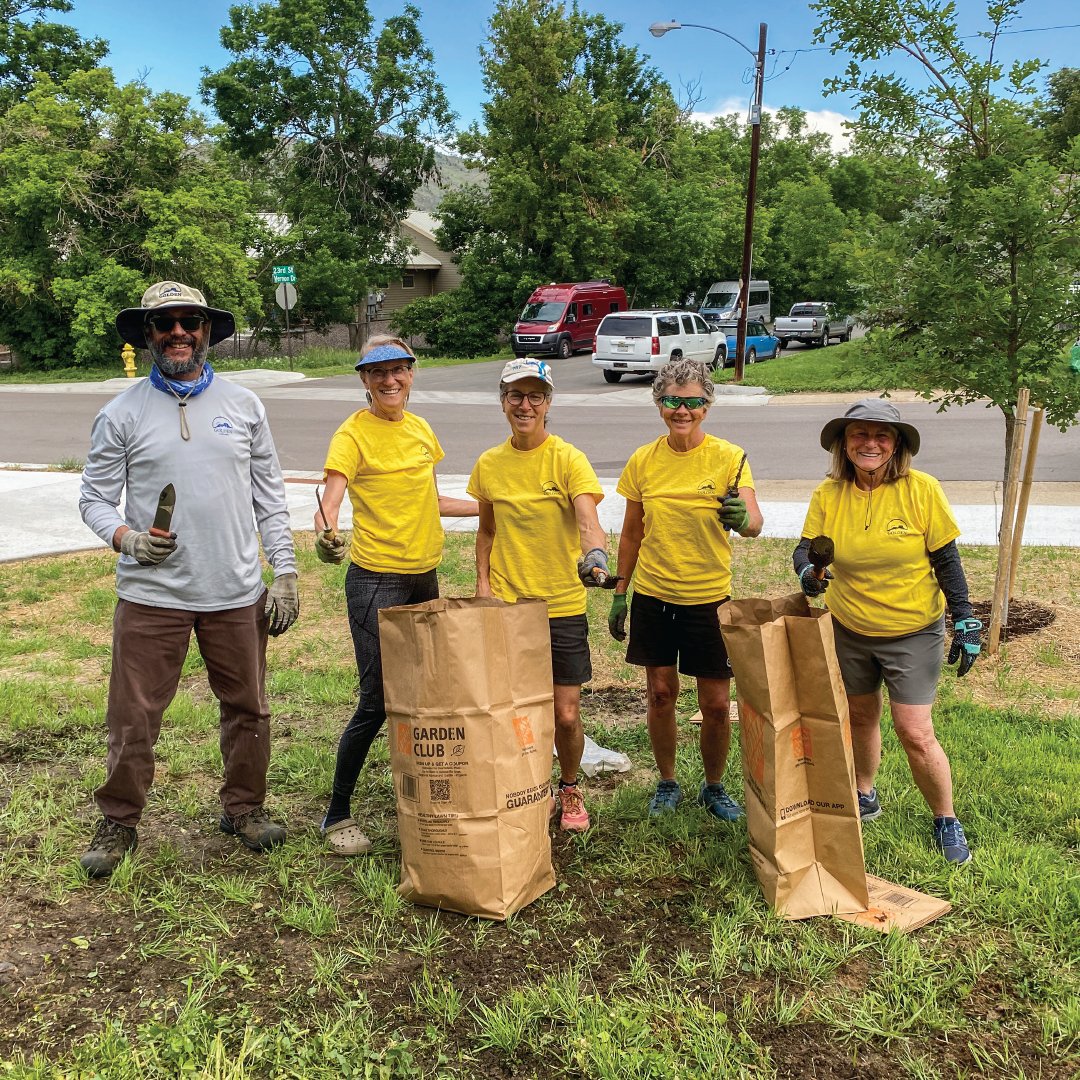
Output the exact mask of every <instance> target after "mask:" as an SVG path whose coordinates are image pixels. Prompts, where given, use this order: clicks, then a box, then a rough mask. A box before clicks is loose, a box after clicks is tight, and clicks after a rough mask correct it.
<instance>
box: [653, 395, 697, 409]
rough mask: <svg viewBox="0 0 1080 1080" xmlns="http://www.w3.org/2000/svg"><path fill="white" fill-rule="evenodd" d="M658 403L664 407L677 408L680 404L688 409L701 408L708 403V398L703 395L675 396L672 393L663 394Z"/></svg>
mask: <svg viewBox="0 0 1080 1080" xmlns="http://www.w3.org/2000/svg"><path fill="white" fill-rule="evenodd" d="M660 404H661V405H663V406H664V408H665V409H677V408H678V407H679V406H680V405H685V406H686V407H687V408H688V409H703V408H704V407H705V406H706V405H708V404H709V399H708V398H703V397H676V396H675V395H674V394H665V395H664V396H663V397H662V398H661V399H660Z"/></svg>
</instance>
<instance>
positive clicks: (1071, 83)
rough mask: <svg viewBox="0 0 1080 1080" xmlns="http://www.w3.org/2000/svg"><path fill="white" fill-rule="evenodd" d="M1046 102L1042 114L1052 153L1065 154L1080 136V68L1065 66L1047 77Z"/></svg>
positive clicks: (1040, 118)
mask: <svg viewBox="0 0 1080 1080" xmlns="http://www.w3.org/2000/svg"><path fill="white" fill-rule="evenodd" d="M1046 91H1047V92H1046V102H1045V104H1044V105H1043V107H1042V109H1041V110H1040V112H1039V114H1038V120H1039V123H1040V124H1041V125H1042V126H1043V128H1044V129H1045V130H1046V135H1047V138H1048V139H1049V141H1050V152H1051V154H1052V155H1054V156H1056V157H1060V156H1062V155H1064V154H1065V153H1066V152H1067V151H1068V149H1069V146H1070V145H1071V144H1072V141H1073V139H1075V138H1076V137H1077V136H1078V135H1080V68H1061V69H1060V70H1059V71H1055V72H1052V73H1051V74H1050V75H1049V76H1048V77H1047V80H1046Z"/></svg>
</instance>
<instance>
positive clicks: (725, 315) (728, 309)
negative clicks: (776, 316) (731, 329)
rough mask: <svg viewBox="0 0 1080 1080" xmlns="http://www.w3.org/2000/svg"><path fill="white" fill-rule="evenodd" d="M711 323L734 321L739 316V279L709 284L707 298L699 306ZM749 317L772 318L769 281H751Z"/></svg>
mask: <svg viewBox="0 0 1080 1080" xmlns="http://www.w3.org/2000/svg"><path fill="white" fill-rule="evenodd" d="M698 312H699V314H701V315H702V316H703V317H704V318H705V319H706V320H707V321H708V322H710V323H721V322H733V321H735V320H737V319H738V317H739V283H738V282H737V281H717V282H716V283H715V284H713V285H710V286H709V291H708V293H707V294H706V295H705V299H704V300H702V301H701V306H700V307H699V308H698ZM746 317H747V319H748V320H749V319H757V320H758V321H759V322H769V321H771V319H772V294H771V292H770V291H769V283H768V282H767V281H751V282H750V303H749V304H748V305H747V316H746Z"/></svg>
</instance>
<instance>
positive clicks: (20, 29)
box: [0, 0, 109, 112]
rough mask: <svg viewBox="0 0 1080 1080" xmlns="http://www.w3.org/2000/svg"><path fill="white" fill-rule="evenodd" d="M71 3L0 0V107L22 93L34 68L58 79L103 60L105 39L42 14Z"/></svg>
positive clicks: (67, 7) (68, 0) (65, 8)
mask: <svg viewBox="0 0 1080 1080" xmlns="http://www.w3.org/2000/svg"><path fill="white" fill-rule="evenodd" d="M73 6H74V5H73V4H72V3H71V0H0V112H2V111H4V110H5V109H7V108H9V107H10V106H11V105H12V104H13V103H14V102H16V101H18V100H20V99H21V98H24V97H25V96H26V94H27V92H28V91H29V90H30V87H31V86H33V84H34V76H35V75H37V74H38V73H41V74H43V75H48V76H49V77H50V78H51V79H53V80H54V81H58V82H62V81H63V80H64V79H66V78H67V77H68V76H69V75H71V74H72V73H74V72H76V71H89V70H90V69H91V68H96V67H97V66H98V64H100V63H101V61H102V60H103V59H104V57H105V54H106V53H107V52H108V51H109V46H108V44H107V43H106V42H104V41H102V40H101V39H100V38H91V39H90V40H86V39H85V38H83V37H81V36H80V35H79V33H78V31H76V30H75V29H74V28H72V27H70V26H64V25H63V24H61V23H55V22H50V21H49V20H48V19H47V18H46V15H47V13H49V12H61V13H62V12H65V11H70V10H71V9H72V7H73Z"/></svg>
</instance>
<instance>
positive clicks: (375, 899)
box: [0, 349, 1080, 1080]
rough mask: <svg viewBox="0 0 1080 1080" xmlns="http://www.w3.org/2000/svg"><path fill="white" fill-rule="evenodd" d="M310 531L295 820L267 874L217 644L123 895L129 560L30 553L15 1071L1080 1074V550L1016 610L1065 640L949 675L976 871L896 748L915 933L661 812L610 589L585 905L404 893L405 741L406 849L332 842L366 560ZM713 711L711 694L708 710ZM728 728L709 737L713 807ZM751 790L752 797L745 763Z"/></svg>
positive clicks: (891, 863)
mask: <svg viewBox="0 0 1080 1080" xmlns="http://www.w3.org/2000/svg"><path fill="white" fill-rule="evenodd" d="M834 353H835V354H837V355H839V354H840V353H841V350H840V349H835V350H833V349H829V350H827V351H826V352H825V353H824V354H821V353H820V352H819V353H817V354H815V355H818V356H821V355H824V356H825V357H826V358H828V357H829V356H830V355H832V354H834ZM791 360H792V362H795V356H794V354H793V355H792V357H791ZM807 362H809V361H807ZM770 366H771V364H769V365H766V366H765V370H767V369H768V368H769V367H770ZM779 366H780V365H777V367H779ZM311 542H312V538H311V534H310V533H308V534H301V535H300V537H299V545H300V548H301V551H300V559H301V570H302V572H303V573H302V577H301V590H302V594H303V595H302V616H301V620H300V622H299V623H298V624H297V625H296V626H295V627H294V628H293V629H292V630H290V632H289V633H288V634H286V635H285V636H284V637H282V638H280V639H277V640H275V641H273V642H272V643H271V646H270V656H269V664H270V677H269V690H270V695H271V702H272V707H273V712H274V721H273V731H274V746H273V755H272V761H271V772H270V788H271V800H270V808H271V809H272V811H273V812H274V813H275V814H276V815H278V816H280V818H281V819H282V820H284V821H286V822H287V823H288V825H289V828H290V836H289V840H288V842H287V843H286V844H285V845H284V846H283V847H282V848H280V849H277V850H276V851H274V852H273V853H271V854H269V855H268V856H259V855H256V854H254V853H251V852H249V851H247V850H246V849H244V848H242V847H240V846H239V845H238V844H237V843H236V842H235V840H233V839H232V838H229V837H226V836H224V835H223V834H221V833H220V832H219V831H218V828H217V817H218V813H219V807H218V800H217V788H218V785H219V783H220V777H219V770H220V755H219V753H218V749H217V734H216V732H217V722H216V715H217V713H216V707H215V702H214V700H213V698H212V697H211V695H210V693H209V691H208V689H207V686H206V680H205V671H204V669H203V665H202V663H201V660H200V658H199V656H198V654H197V652H195V651H194V650H192V652H191V654H190V655H189V657H188V661H187V666H186V669H185V673H184V677H183V679H182V682H181V687H180V692H179V694H178V696H177V698H176V700H175V702H174V703H173V705H172V706H171V707H170V709H169V711H168V713H167V715H166V719H165V724H164V727H163V733H162V737H161V741H160V742H159V744H158V771H157V778H156V785H155V787H154V789H153V791H152V792H151V796H150V802H149V805H148V807H147V813H146V817H145V819H144V822H143V825H142V826H141V827H140V847H139V851H138V853H137V855H136V856H135V857H134V858H133V859H130V860H128V861H127V862H125V863H124V864H122V865H121V868H120V869H119V870H118V871H117V873H116V874H115V875H114V876H113V878H112V879H111V880H109V881H107V882H104V883H100V882H98V883H90V882H88V881H87V880H86V879H85V878H84V877H83V875H82V872H81V871H80V869H79V867H78V865H77V857H78V855H79V854H80V853H81V851H82V850H83V848H84V847H85V844H86V841H87V839H88V837H89V835H90V833H91V831H92V829H93V826H94V823H95V818H96V811H95V809H94V806H93V802H92V798H91V792H92V789H93V788H94V787H95V786H96V785H97V784H98V783H100V781H101V779H102V777H103V758H104V722H103V709H104V704H105V691H106V681H107V674H108V668H109V638H110V621H111V613H112V609H113V603H114V592H113V580H112V575H113V565H114V557H113V556H111V555H110V554H108V553H100V554H98V553H91V554H84V555H77V556H60V557H55V558H48V559H41V560H36V561H31V562H23V563H9V564H5V565H0V613H2V618H0V849H2V851H3V856H2V859H0V1001H2V1003H3V1008H2V1010H0V1075H4V1076H11V1077H20V1078H21V1077H41V1078H44V1077H56V1076H64V1077H68V1076H79V1077H90V1076H100V1077H108V1078H114V1077H115V1078H127V1077H131V1078H136V1077H139V1078H142V1077H155V1078H157V1077H161V1078H173V1077H176V1076H180V1075H192V1076H206V1077H219V1078H225V1077H230V1078H241V1077H259V1078H262V1077H279V1076H280V1077H286V1076H287V1077H334V1078H336V1077H345V1076H356V1077H447V1078H449V1077H457V1078H462V1080H464V1078H473V1077H492V1078H494V1077H507V1078H509V1077H541V1076H543V1077H548V1076H569V1075H574V1076H588V1077H590V1078H594V1077H595V1078H612V1080H630V1078H645V1077H649V1078H653V1077H655V1078H658V1080H659V1078H667V1077H676V1076H679V1077H701V1078H706V1077H729V1076H732V1077H734V1076H745V1077H770V1076H781V1077H793V1078H794V1077H800V1078H801V1077H816V1078H830V1077H835V1078H840V1077H856V1076H857V1077H860V1078H865V1077H871V1078H874V1077H889V1078H895V1077H911V1078H920V1080H926V1078H933V1077H941V1078H946V1077H948V1078H955V1077H961V1076H967V1077H976V1076H993V1077H1032V1078H1033V1077H1045V1078H1057V1077H1062V1078H1064V1077H1067V1076H1073V1075H1075V1070H1076V1069H1077V1068H1078V1067H1080V1060H1078V1056H1077V1055H1078V1052H1080V966H1078V965H1080V860H1078V853H1080V808H1078V797H1077V791H1078V790H1080V705H1078V703H1077V698H1078V688H1077V679H1076V670H1077V663H1078V662H1080V553H1078V552H1076V551H1069V550H1061V549H1051V548H1043V549H1032V550H1030V551H1028V552H1026V553H1025V562H1024V565H1023V567H1022V570H1021V575H1020V583H1019V589H1018V594H1017V595H1018V596H1020V597H1023V598H1024V599H1027V600H1032V601H1040V602H1042V603H1044V604H1047V605H1055V610H1056V613H1057V619H1056V621H1055V622H1054V623H1053V624H1052V625H1051V626H1048V627H1046V628H1045V629H1043V630H1040V631H1038V632H1037V633H1035V634H1032V635H1029V636H1026V637H1023V638H1017V639H1015V640H1014V641H1013V642H1011V643H1010V644H1009V645H1008V646H1007V647H1006V649H1005V650H1004V651H1003V653H1002V655H1001V656H1000V657H999V658H997V659H993V660H992V659H990V658H983V659H981V660H980V661H979V663H978V664H976V666H975V668H974V669H973V671H972V673H971V674H970V675H969V676H968V678H966V679H965V680H963V681H962V682H961V681H958V680H956V679H955V677H954V676H953V675H952V673H951V672H949V673H947V674H946V675H945V676H944V677H943V680H942V688H941V692H940V698H939V702H938V705H937V709H936V718H937V724H938V730H939V734H940V736H941V738H942V741H943V743H944V745H945V747H946V750H947V751H948V753H949V755H950V757H951V760H952V765H953V772H954V776H955V782H956V794H957V804H958V808H959V812H960V814H961V816H962V818H963V820H964V823H965V825H966V826H967V830H968V835H969V838H970V839H971V841H972V844H973V847H974V849H975V860H974V862H973V864H972V865H970V866H968V867H966V868H963V869H960V870H950V869H948V868H947V867H946V865H945V864H944V862H943V861H942V860H941V859H940V858H939V857H938V856H937V855H936V854H934V853H933V852H932V851H931V850H930V845H929V817H928V814H927V812H926V809H925V807H924V805H923V803H922V801H921V798H920V796H919V795H918V793H917V791H916V790H915V789H914V787H913V785H912V782H911V777H910V773H909V771H908V768H907V765H906V762H905V760H904V757H903V754H902V752H901V750H900V748H899V746H898V744H897V742H896V740H895V738H894V737H893V735H892V733H891V729H888V728H887V729H886V737H885V760H884V766H883V771H882V774H881V779H880V784H879V790H880V791H881V795H882V800H883V803H884V805H885V814H884V816H883V817H882V818H881V819H880V820H878V821H876V822H874V823H872V824H871V825H868V826H867V829H866V832H865V844H866V857H867V869H868V870H869V871H870V872H872V873H875V874H878V875H880V876H882V877H885V878H888V879H889V880H891V881H895V882H898V883H901V884H904V885H908V886H911V887H913V888H916V889H920V890H922V891H924V892H928V893H933V894H934V895H937V896H941V897H945V898H947V899H949V900H950V901H951V902H952V904H953V911H952V912H951V913H950V914H949V915H947V916H945V917H943V918H942V919H940V920H938V921H936V922H934V923H932V924H930V925H929V926H927V927H925V928H923V929H922V930H919V931H917V932H915V933H914V934H911V935H907V936H904V935H891V936H882V935H879V934H878V933H876V932H874V931H870V930H863V929H861V928H858V927H854V926H851V925H848V924H846V923H843V922H840V921H838V920H832V919H813V920H809V921H806V922H799V923H789V922H784V921H782V920H780V919H778V918H776V917H775V916H773V915H771V914H770V913H769V911H768V910H767V909H766V908H765V905H764V903H763V901H762V899H761V895H760V891H759V889H758V886H757V883H756V881H755V879H754V877H753V873H752V871H751V868H750V863H749V860H748V857H747V851H746V834H745V829H744V827H743V826H742V825H738V826H734V827H725V826H722V825H721V824H720V823H718V822H716V821H714V820H711V819H706V818H705V816H704V814H703V813H702V812H701V811H699V810H698V809H697V808H695V807H694V806H693V805H692V799H688V800H687V802H686V803H684V805H683V806H682V807H681V808H680V810H679V811H678V812H677V813H675V814H673V815H671V816H670V818H668V819H664V820H662V821H661V822H659V823H652V822H650V821H649V819H648V817H647V813H646V801H647V799H648V796H649V793H650V791H651V788H652V786H653V784H654V782H655V777H654V772H653V769H652V766H651V755H650V752H649V744H648V736H647V733H646V729H645V724H644V712H645V709H644V692H643V678H642V675H641V672H640V671H639V670H638V669H632V668H629V667H627V666H626V665H625V664H624V663H623V662H622V660H621V654H620V652H619V650H618V647H617V646H616V645H615V643H614V642H612V641H611V640H610V638H609V637H608V635H607V633H606V627H605V624H604V615H605V609H606V600H607V595H606V594H603V595H593V596H592V598H591V601H592V605H593V606H592V609H591V611H590V617H591V621H592V625H593V637H592V641H593V651H594V663H595V667H596V677H595V679H594V682H593V684H592V687H591V688H589V689H588V690H587V691H586V693H585V694H584V719H585V726H586V730H587V731H588V732H589V733H590V734H591V735H592V736H593V737H594V738H596V739H597V741H598V742H600V743H601V744H602V745H605V746H609V747H613V748H615V749H619V750H623V751H625V752H626V753H627V754H629V755H630V757H631V759H632V760H633V762H634V769H633V771H632V772H631V773H629V774H626V775H624V776H621V777H618V778H606V779H602V780H597V781H593V782H590V783H589V784H588V786H587V789H586V795H587V800H588V804H589V807H590V810H591V813H592V815H593V819H594V822H595V825H594V828H593V829H592V830H591V831H590V832H589V833H588V834H586V835H585V836H582V837H568V836H566V835H562V834H559V835H556V836H555V838H554V857H555V864H556V876H557V879H558V885H557V887H556V888H555V889H553V890H552V891H551V892H550V893H548V894H547V895H546V896H544V897H542V898H541V899H540V900H538V901H537V902H536V903H535V904H533V905H531V906H530V907H528V908H526V909H525V910H524V911H522V912H520V913H519V914H517V915H516V916H514V917H513V918H512V919H511V920H510V921H509V922H508V923H506V924H493V923H487V922H481V921H478V920H475V919H467V918H463V917H461V916H458V915H454V914H440V913H437V912H434V911H430V910H426V909H423V908H417V907H413V906H411V905H409V904H407V903H405V902H403V901H402V900H401V899H400V898H399V897H398V896H397V894H396V892H395V885H396V883H397V880H398V862H397V847H396V841H395V822H394V806H393V792H392V789H391V785H390V777H389V770H388V766H387V749H386V744H385V740H381V739H380V740H379V741H377V742H376V746H375V749H374V752H373V760H372V762H371V764H370V766H369V768H368V769H367V770H366V771H365V774H364V775H363V777H362V778H361V783H360V786H359V789H358V793H357V799H356V802H355V803H354V811H355V812H356V816H357V817H358V818H359V819H360V820H361V821H362V822H363V823H364V825H365V828H366V830H367V831H368V832H369V834H370V835H372V837H373V839H374V840H375V850H374V852H373V854H372V855H371V856H370V857H369V858H364V859H358V860H352V861H345V860H340V859H334V858H332V857H330V856H328V855H326V854H325V852H324V849H323V847H322V843H321V840H320V837H319V834H318V831H317V824H318V821H319V818H320V815H321V813H322V811H323V809H324V807H325V804H326V801H327V797H328V793H329V788H330V781H331V773H332V768H333V754H334V748H335V745H336V741H337V737H338V734H339V733H340V730H341V728H342V726H343V724H344V722H345V720H346V719H347V717H348V715H349V714H350V712H351V710H352V707H353V703H354V696H353V695H354V690H355V671H354V664H353V659H352V649H351V644H350V640H349V635H348V630H347V625H346V618H345V614H344V601H343V597H342V584H343V579H344V569H343V568H331V567H325V566H322V565H321V564H319V563H318V562H316V560H315V558H314V554H313V552H312V549H311ZM736 544H737V551H736V558H735V566H736V579H735V592H736V594H737V595H743V596H745V595H754V594H758V595H779V594H782V593H784V592H789V591H791V588H792V584H793V580H794V579H793V578H792V576H791V574H790V570H789V569H787V567H788V549H789V547H790V544H789V543H788V542H785V541H771V540H738V541H736ZM964 557H965V564H966V567H967V569H968V572H969V577H970V579H971V583H972V594H973V597H975V598H986V597H989V596H990V594H991V591H992V587H993V570H994V565H993V552H992V550H991V549H983V548H978V549H974V548H973V549H966V550H965V552H964ZM442 573H443V591H444V593H446V594H449V595H463V594H468V593H470V592H471V589H472V551H471V537H470V536H468V535H462V534H452V535H451V536H450V538H449V540H448V551H447V558H446V560H445V563H444V566H443V570H442ZM147 648H153V642H150V641H148V642H147ZM695 707H696V705H695V702H694V698H693V694H692V693H691V692H690V691H689V690H687V691H686V693H685V694H684V695H683V698H682V699H681V701H680V713H681V716H683V717H689V715H690V714H691V713H692V712H693V711H694V709H695ZM695 739H696V729H694V728H693V727H692V726H690V725H689V724H688V723H686V722H685V721H683V722H681V749H680V763H679V773H680V778H681V780H682V781H683V786H684V788H685V789H688V790H691V791H692V790H694V789H696V785H697V783H699V782H700V771H701V770H700V763H699V759H698V755H697V752H696V749H695ZM727 781H728V785H729V788H731V789H732V790H734V791H736V792H738V791H741V778H740V775H739V766H738V753H737V752H736V753H735V754H733V762H732V764H731V765H730V766H729V769H728V776H727Z"/></svg>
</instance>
